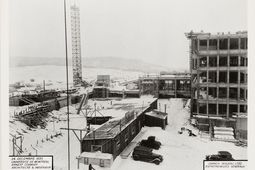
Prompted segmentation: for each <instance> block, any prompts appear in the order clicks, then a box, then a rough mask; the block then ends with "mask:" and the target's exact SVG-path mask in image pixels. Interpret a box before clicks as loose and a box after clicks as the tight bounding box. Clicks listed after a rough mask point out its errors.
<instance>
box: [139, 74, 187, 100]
mask: <svg viewBox="0 0 255 170" xmlns="http://www.w3.org/2000/svg"><path fill="white" fill-rule="evenodd" d="M139 90H140V94H150V95H155V96H156V97H159V98H161V97H162V98H163V97H167V98H169V97H183V98H190V90H191V84H190V74H187V73H171V74H165V73H161V74H160V75H147V76H143V77H140V78H139Z"/></svg>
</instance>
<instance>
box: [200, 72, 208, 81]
mask: <svg viewBox="0 0 255 170" xmlns="http://www.w3.org/2000/svg"><path fill="white" fill-rule="evenodd" d="M199 78H200V82H199V83H206V82H207V72H206V71H204V72H202V73H200V74H199Z"/></svg>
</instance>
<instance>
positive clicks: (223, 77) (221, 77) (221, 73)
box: [219, 71, 227, 83]
mask: <svg viewBox="0 0 255 170" xmlns="http://www.w3.org/2000/svg"><path fill="white" fill-rule="evenodd" d="M219 83H227V72H226V71H219Z"/></svg>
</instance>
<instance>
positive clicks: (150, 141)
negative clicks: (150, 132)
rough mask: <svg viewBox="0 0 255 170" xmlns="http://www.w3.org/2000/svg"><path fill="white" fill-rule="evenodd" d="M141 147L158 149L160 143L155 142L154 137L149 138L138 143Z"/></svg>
mask: <svg viewBox="0 0 255 170" xmlns="http://www.w3.org/2000/svg"><path fill="white" fill-rule="evenodd" d="M140 145H141V146H145V147H148V148H152V149H159V148H160V146H161V142H159V141H156V140H155V136H149V137H148V139H147V140H142V141H141V142H140Z"/></svg>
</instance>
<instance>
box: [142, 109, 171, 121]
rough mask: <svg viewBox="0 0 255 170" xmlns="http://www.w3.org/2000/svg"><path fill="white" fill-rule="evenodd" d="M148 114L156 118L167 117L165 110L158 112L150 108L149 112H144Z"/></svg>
mask: <svg viewBox="0 0 255 170" xmlns="http://www.w3.org/2000/svg"><path fill="white" fill-rule="evenodd" d="M145 114H146V115H148V116H152V117H156V118H160V119H165V118H166V117H167V115H168V114H167V113H165V112H160V111H157V110H152V111H150V112H147V113H145Z"/></svg>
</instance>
